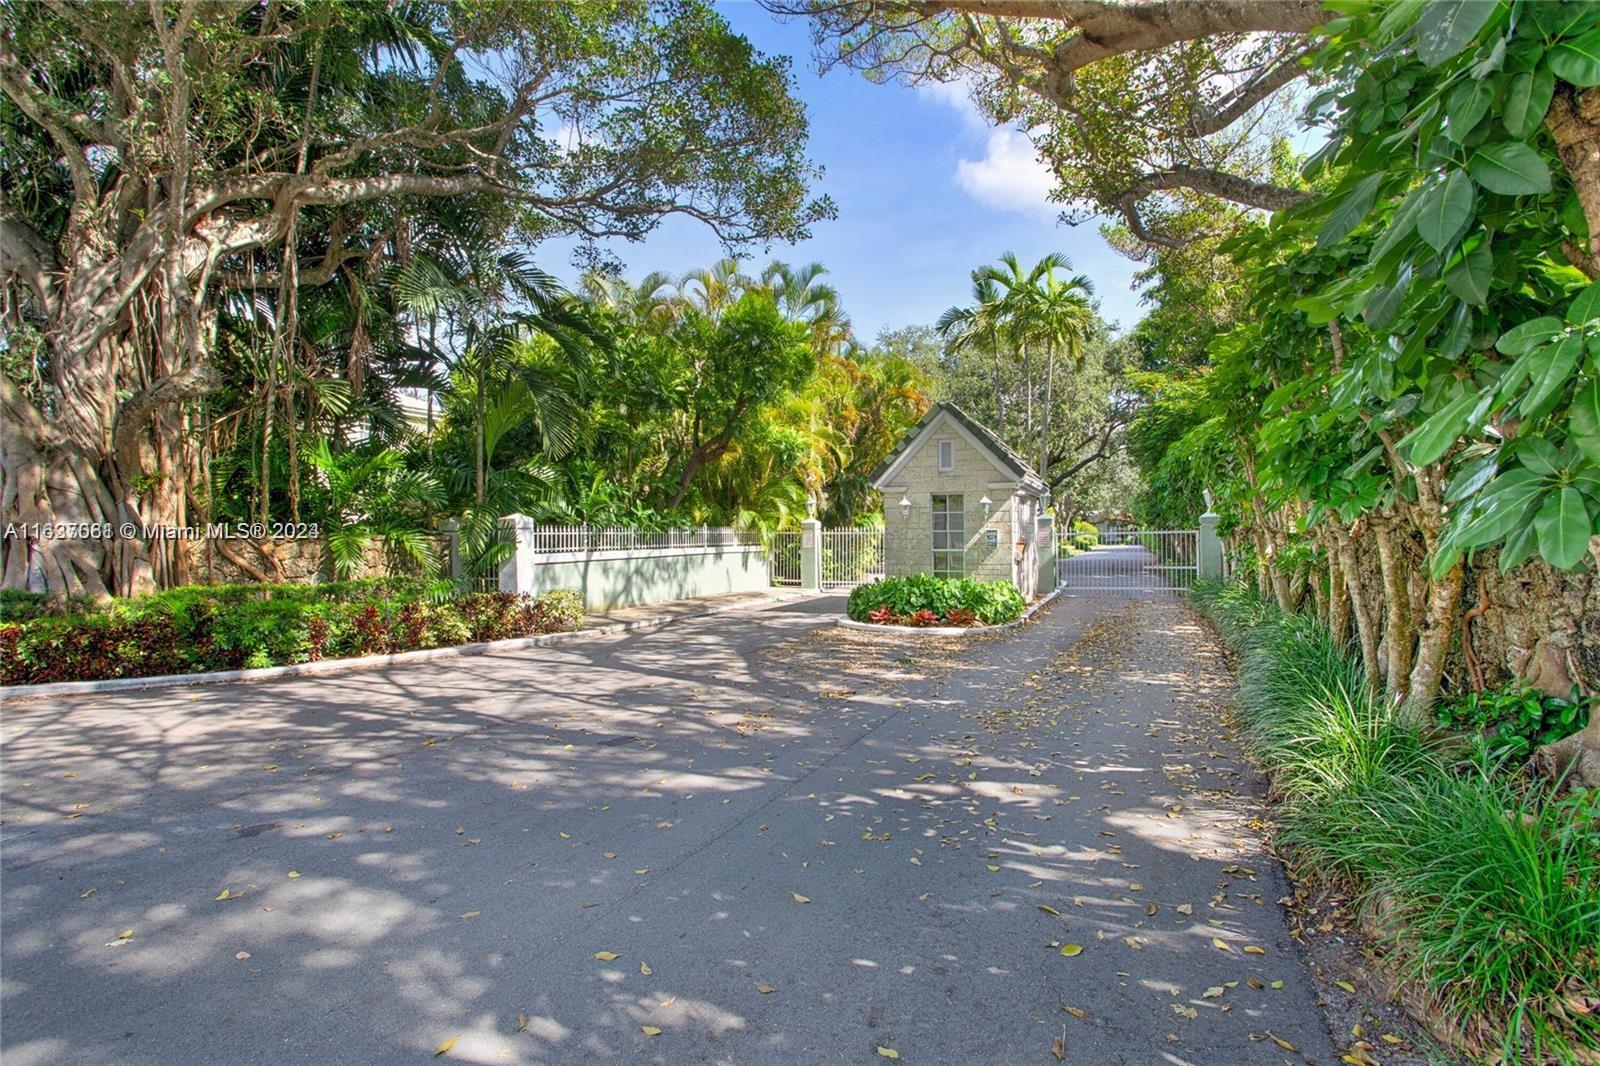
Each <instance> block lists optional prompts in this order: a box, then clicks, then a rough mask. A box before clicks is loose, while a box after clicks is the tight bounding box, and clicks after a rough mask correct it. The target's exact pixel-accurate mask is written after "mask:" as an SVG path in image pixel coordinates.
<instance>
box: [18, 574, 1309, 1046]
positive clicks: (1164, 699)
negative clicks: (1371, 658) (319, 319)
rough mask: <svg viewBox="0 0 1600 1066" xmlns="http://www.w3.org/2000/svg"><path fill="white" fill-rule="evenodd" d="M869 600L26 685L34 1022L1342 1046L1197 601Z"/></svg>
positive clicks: (408, 1032) (708, 1041)
mask: <svg viewBox="0 0 1600 1066" xmlns="http://www.w3.org/2000/svg"><path fill="white" fill-rule="evenodd" d="M841 608H842V600H841V599H840V598H837V597H834V598H827V599H817V600H803V601H790V602H785V603H780V604H777V605H773V606H770V607H766V608H760V609H753V610H741V611H737V612H732V613H728V614H723V615H718V616H715V617H710V618H704V619H698V620H694V621H688V622H682V623H679V624H677V625H674V626H671V627H668V628H665V629H662V630H658V631H655V632H650V633H642V634H633V635H626V636H619V637H614V638H606V639H603V640H594V641H588V642H579V643H574V644H568V645H562V646H558V647H548V648H540V649H533V650H529V651H525V652H518V653H512V654H504V655H494V656H480V657H473V658H466V659H457V660H447V661H441V662H438V663H426V664H420V665H414V666H408V667H400V668H394V669H391V670H387V671H377V672H365V673H352V674H345V675H337V676H329V677H320V678H307V679H292V680H285V681H278V682H268V683H259V684H252V685H216V686H204V687H196V688H193V689H178V690H164V691H157V692H150V693H144V694H140V693H128V694H121V695H116V696H93V697H81V698H74V699H69V700H63V701H60V702H57V703H54V704H44V703H37V704H21V703H17V704H12V705H10V706H8V707H6V708H5V710H4V738H3V739H4V750H3V778H0V802H3V810H0V815H3V817H0V878H3V884H0V920H3V929H0V1054H3V1057H4V1059H5V1062H6V1063H7V1066H28V1064H34V1063H131V1064H145V1063H150V1064H156V1063H160V1064H173V1063H179V1064H189V1063H195V1064H200V1063H219V1062H227V1063H285V1062H315V1063H368V1062H383V1063H388V1062H422V1061H428V1060H429V1059H430V1056H432V1055H433V1054H434V1053H435V1051H436V1050H439V1049H440V1048H441V1047H444V1048H445V1050H444V1051H443V1056H442V1057H443V1058H444V1059H448V1060H451V1061H469V1062H481V1063H513V1064H519V1063H554V1062H583V1063H591V1062H612V1061H621V1060H625V1059H626V1060H632V1061H646V1062H660V1063H674V1064H676V1063H700V1062H706V1063H723V1062H727V1063H785V1064H788V1063H835V1062H837V1063H870V1062H882V1061H884V1057H885V1056H887V1057H892V1055H891V1054H890V1053H893V1054H894V1055H898V1056H899V1060H898V1061H901V1062H906V1063H918V1062H921V1063H962V1062H983V1063H1000V1062H1006V1063H1010V1062H1037V1063H1053V1062H1056V1061H1057V1058H1056V1055H1055V1053H1054V1052H1055V1051H1059V1052H1060V1054H1061V1055H1062V1056H1064V1057H1065V1061H1067V1062H1069V1063H1073V1062H1078V1063H1173V1064H1182V1063H1197V1064H1199V1063H1205V1064H1210V1063H1218V1064H1222V1063H1227V1064H1234V1063H1279V1062H1284V1061H1294V1062H1304V1061H1316V1062H1325V1063H1331V1062H1334V1061H1337V1058H1338V1056H1337V1053H1336V1052H1335V1051H1334V1049H1333V1044H1332V1041H1331V1039H1330V1036H1329V1033H1328V1030H1327V1025H1326V1023H1325V1021H1324V1019H1323V1016H1322V1013H1321V1011H1320V1010H1319V1009H1318V1007H1317V1006H1316V1004H1315V999H1316V989H1315V987H1314V986H1313V983H1312V980H1311V978H1310V976H1309V974H1308V972H1307V969H1306V966H1305V964H1304V962H1303V961H1302V959H1301V957H1300V955H1299V952H1298V948H1297V946H1296V944H1295V943H1294V941H1293V940H1292V939H1291V938H1290V937H1289V936H1288V935H1287V932H1286V928H1285V922H1284V915H1283V912H1282V909H1281V908H1280V906H1279V905H1278V903H1277V900H1278V899H1279V898H1280V897H1282V896H1283V895H1285V893H1286V885H1285V883H1284V880H1283V875H1282V872H1281V870H1280V869H1279V868H1278V866H1277V865H1276V863H1275V862H1274V861H1273V860H1272V859H1271V858H1270V857H1268V856H1267V855H1266V854H1265V853H1264V852H1263V850H1262V846H1261V841H1260V838H1259V835H1258V832H1257V829H1256V828H1255V827H1254V826H1253V825H1252V823H1251V819H1252V818H1254V817H1255V816H1256V815H1257V814H1258V813H1259V809H1258V803H1257V800H1256V799H1255V798H1254V794H1255V791H1256V790H1257V788H1258V782H1257V781H1256V780H1255V779H1254V778H1253V776H1252V772H1251V771H1250V769H1249V768H1248V766H1247V765H1246V764H1245V763H1244V762H1243V761H1242V760H1241V759H1240V758H1239V757H1238V754H1237V751H1236V748H1235V746H1234V745H1233V744H1232V742H1231V741H1230V740H1228V739H1227V736H1226V730H1225V728H1224V727H1223V725H1222V721H1221V711H1220V706H1221V703H1222V701H1223V700H1225V698H1226V694H1227V681H1226V673H1225V670H1224V669H1223V664H1222V659H1221V655H1220V653H1219V652H1218V651H1217V650H1216V648H1215V647H1214V646H1213V645H1212V644H1211V643H1210V641H1209V639H1208V638H1207V636H1206V634H1205V633H1204V632H1203V630H1202V629H1201V627H1200V626H1199V625H1198V624H1197V623H1196V622H1195V621H1194V619H1193V617H1192V616H1191V615H1189V614H1188V613H1187V612H1186V610H1185V609H1184V608H1183V607H1181V606H1180V605H1178V604H1177V603H1175V602H1172V601H1170V600H1169V601H1139V600H1133V599H1125V598H1118V597H1111V596H1101V597H1082V598H1067V599H1063V600H1062V601H1060V602H1058V604H1057V605H1056V606H1055V607H1054V608H1052V609H1051V610H1049V611H1047V612H1046V613H1045V614H1044V615H1043V616H1042V618H1041V619H1040V620H1039V621H1037V622H1035V623H1033V624H1030V625H1029V626H1027V627H1025V628H1023V629H1021V630H1019V631H1015V632H1012V633H1010V634H1003V635H993V636H986V637H980V638H970V639H969V640H968V642H967V643H964V644H952V643H950V642H948V641H943V642H941V641H939V640H937V639H933V638H923V639H921V640H916V641H909V642H907V641H898V640H888V639H885V638H884V637H882V636H881V635H878V634H861V633H857V632H854V631H845V630H840V629H837V628H834V627H833V626H831V624H830V623H831V619H832V617H833V616H834V615H835V614H836V613H837V612H838V611H839V610H840V609H841ZM1288 1048H1293V1049H1294V1050H1293V1051H1290V1050H1288ZM880 1049H882V1050H880Z"/></svg>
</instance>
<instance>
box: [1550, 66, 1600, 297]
mask: <svg viewBox="0 0 1600 1066" xmlns="http://www.w3.org/2000/svg"><path fill="white" fill-rule="evenodd" d="M1544 124H1545V128H1546V129H1548V130H1549V131H1550V136H1551V139H1553V140H1554V141H1555V143H1556V153H1557V154H1558V155H1560V156H1561V162H1562V163H1563V164H1564V165H1565V166H1566V168H1567V174H1568V175H1569V176H1570V177H1571V178H1572V190H1573V192H1574V193H1576V194H1577V197H1578V204H1579V205H1580V206H1581V207H1582V208H1583V214H1584V217H1585V218H1586V219H1588V221H1589V240H1588V242H1587V247H1582V246H1579V245H1576V244H1572V243H1570V242H1569V243H1567V244H1564V245H1562V249H1561V250H1562V251H1563V252H1564V253H1566V256H1567V258H1568V259H1570V260H1571V261H1572V263H1573V265H1574V266H1576V267H1577V268H1578V269H1579V270H1581V271H1583V272H1584V273H1585V274H1587V275H1588V276H1589V277H1591V278H1600V89H1583V90H1576V91H1575V90H1573V89H1572V87H1571V86H1568V85H1561V86H1560V87H1559V88H1558V90H1557V92H1556V95H1555V98H1554V99H1553V100H1551V102H1550V110H1549V111H1547V112H1546V113H1545V117H1544Z"/></svg>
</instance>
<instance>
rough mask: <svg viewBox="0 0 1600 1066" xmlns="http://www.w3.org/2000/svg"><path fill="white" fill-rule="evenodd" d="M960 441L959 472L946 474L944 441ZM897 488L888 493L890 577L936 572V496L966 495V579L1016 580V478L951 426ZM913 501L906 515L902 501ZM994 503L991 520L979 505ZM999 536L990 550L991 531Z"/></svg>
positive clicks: (932, 440)
mask: <svg viewBox="0 0 1600 1066" xmlns="http://www.w3.org/2000/svg"><path fill="white" fill-rule="evenodd" d="M941 440H948V441H952V442H954V446H955V447H954V453H953V454H954V459H955V469H954V470H951V471H940V469H939V443H938V442H939V441H941ZM893 480H894V484H895V485H896V486H900V487H901V488H903V490H904V491H895V490H894V489H893V488H888V489H885V490H884V500H883V511H884V530H883V555H884V572H885V573H888V574H926V573H931V572H932V571H933V496H934V495H935V494H941V493H960V494H961V497H962V501H961V507H962V517H963V524H964V526H965V529H966V567H965V568H966V576H967V577H970V578H975V579H977V580H979V581H1012V580H1014V573H1013V565H1012V557H1013V556H1012V553H1013V551H1014V546H1015V544H1016V541H1017V540H1019V539H1021V534H1020V533H1019V531H1018V528H1017V503H1018V499H1017V497H1018V495H1019V493H1018V492H1017V491H1016V489H1015V481H1014V479H1007V478H1006V475H1005V474H1004V473H1003V472H1002V471H1001V470H1000V469H999V468H997V467H996V466H995V465H994V463H992V462H991V461H990V460H989V458H988V457H987V456H985V455H983V454H982V453H981V452H979V451H978V450H977V449H976V448H974V447H973V446H972V445H971V444H970V443H969V442H968V441H967V439H966V438H965V437H964V436H963V435H962V434H961V433H959V432H957V431H956V430H955V429H954V428H952V427H951V426H950V425H949V424H948V422H947V423H946V424H945V425H944V426H942V427H941V428H940V429H938V430H936V431H935V432H934V433H933V434H932V435H931V436H930V437H929V438H928V440H927V441H926V442H925V443H924V444H923V445H922V447H920V448H918V449H917V450H916V451H915V452H914V453H913V454H911V455H910V456H908V457H907V459H906V461H905V464H904V465H903V466H902V467H901V468H900V469H899V471H897V472H896V473H895V476H894V479H893ZM902 496H906V497H908V498H909V499H910V500H911V514H910V515H909V516H907V515H904V514H902V513H901V507H900V499H901V497H902ZM985 496H988V497H989V499H990V500H992V501H993V506H992V508H991V509H990V514H989V517H988V518H987V519H985V518H984V516H983V505H982V504H981V503H979V502H978V501H979V500H981V499H982V498H983V497H985ZM991 529H992V530H994V531H995V544H994V546H993V547H990V546H989V543H988V538H987V537H986V535H985V530H991Z"/></svg>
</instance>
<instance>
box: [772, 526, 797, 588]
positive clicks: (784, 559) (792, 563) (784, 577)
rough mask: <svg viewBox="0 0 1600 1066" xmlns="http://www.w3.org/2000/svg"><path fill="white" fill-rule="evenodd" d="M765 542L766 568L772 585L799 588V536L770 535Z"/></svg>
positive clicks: (793, 534) (792, 534)
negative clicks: (770, 576) (770, 574)
mask: <svg viewBox="0 0 1600 1066" xmlns="http://www.w3.org/2000/svg"><path fill="white" fill-rule="evenodd" d="M769 537H770V539H769V540H768V542H767V566H768V568H769V569H770V571H771V573H772V583H773V584H774V585H777V586H780V587H785V586H793V587H795V588H799V587H800V534H798V533H772V534H769Z"/></svg>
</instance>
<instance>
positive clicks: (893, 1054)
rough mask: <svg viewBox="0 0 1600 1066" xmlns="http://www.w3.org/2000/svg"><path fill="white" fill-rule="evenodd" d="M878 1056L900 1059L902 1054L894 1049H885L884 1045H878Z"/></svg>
mask: <svg viewBox="0 0 1600 1066" xmlns="http://www.w3.org/2000/svg"><path fill="white" fill-rule="evenodd" d="M878 1054H880V1055H882V1056H883V1057H884V1058H886V1059H898V1058H899V1057H900V1052H898V1051H896V1050H895V1049H894V1048H892V1047H884V1046H883V1045H882V1044H879V1045H878Z"/></svg>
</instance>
